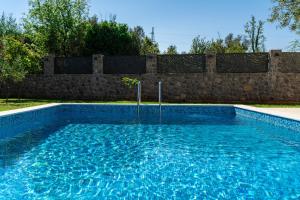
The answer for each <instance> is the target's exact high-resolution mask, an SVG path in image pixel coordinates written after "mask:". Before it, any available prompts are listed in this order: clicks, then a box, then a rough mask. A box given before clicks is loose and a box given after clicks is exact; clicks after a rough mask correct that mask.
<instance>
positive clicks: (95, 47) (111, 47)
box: [85, 20, 141, 55]
mask: <svg viewBox="0 0 300 200" xmlns="http://www.w3.org/2000/svg"><path fill="white" fill-rule="evenodd" d="M85 41H86V45H85V53H86V54H88V55H91V54H95V53H101V54H104V55H139V52H140V48H141V47H140V46H141V44H140V42H139V41H137V38H136V37H135V36H134V35H133V34H132V32H130V31H129V28H128V26H127V25H126V24H120V23H117V22H115V21H102V22H97V21H96V22H95V20H93V22H92V23H91V22H90V23H89V26H88V31H87V35H86V38H85Z"/></svg>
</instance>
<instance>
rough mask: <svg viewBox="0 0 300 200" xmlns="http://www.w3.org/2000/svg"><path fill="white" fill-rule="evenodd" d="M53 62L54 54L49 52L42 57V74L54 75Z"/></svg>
mask: <svg viewBox="0 0 300 200" xmlns="http://www.w3.org/2000/svg"><path fill="white" fill-rule="evenodd" d="M54 64H55V55H54V54H49V55H48V56H47V57H45V58H44V75H47V76H53V75H54Z"/></svg>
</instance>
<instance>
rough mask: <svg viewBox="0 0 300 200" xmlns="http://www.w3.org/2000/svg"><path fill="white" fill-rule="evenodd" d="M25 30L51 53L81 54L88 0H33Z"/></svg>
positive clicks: (30, 3)
mask: <svg viewBox="0 0 300 200" xmlns="http://www.w3.org/2000/svg"><path fill="white" fill-rule="evenodd" d="M29 6H30V9H29V13H28V15H27V17H26V18H25V29H26V31H27V33H29V34H30V36H31V39H32V40H33V41H34V42H35V43H36V44H37V45H39V46H41V47H43V48H44V50H45V51H46V52H48V53H55V54H57V55H64V56H70V55H79V54H80V53H81V51H82V50H83V46H84V37H85V34H86V27H85V26H86V23H85V22H86V19H87V15H88V6H87V0H59V1H58V0H30V1H29Z"/></svg>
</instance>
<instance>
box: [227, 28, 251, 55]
mask: <svg viewBox="0 0 300 200" xmlns="http://www.w3.org/2000/svg"><path fill="white" fill-rule="evenodd" d="M224 42H225V53H245V52H246V51H247V50H248V45H249V41H248V40H247V39H246V38H245V37H243V36H241V35H237V36H236V37H234V35H233V34H232V33H229V34H228V35H227V36H226V37H225V41H224Z"/></svg>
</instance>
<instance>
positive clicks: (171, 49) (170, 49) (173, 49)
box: [164, 45, 178, 55]
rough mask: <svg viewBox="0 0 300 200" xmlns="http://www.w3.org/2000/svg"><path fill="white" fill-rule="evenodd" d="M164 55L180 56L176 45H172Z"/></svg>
mask: <svg viewBox="0 0 300 200" xmlns="http://www.w3.org/2000/svg"><path fill="white" fill-rule="evenodd" d="M164 53H165V54H169V55H175V54H178V52H177V47H176V45H170V46H169V47H168V48H167V50H166V51H165V52H164Z"/></svg>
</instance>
